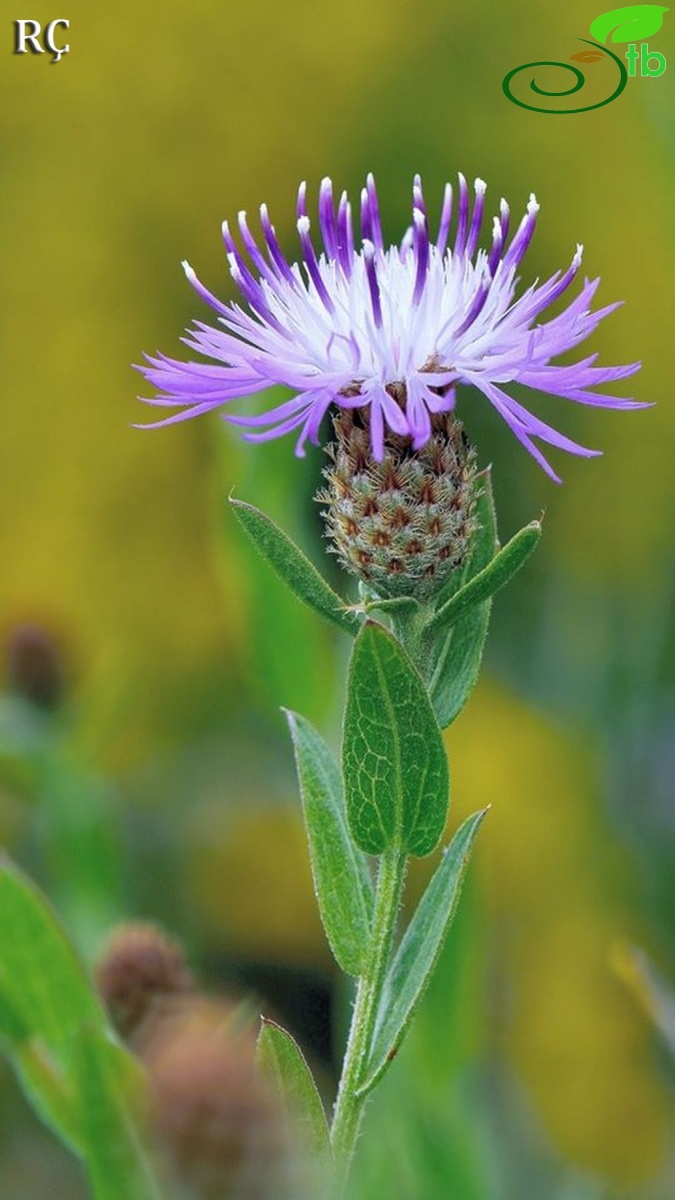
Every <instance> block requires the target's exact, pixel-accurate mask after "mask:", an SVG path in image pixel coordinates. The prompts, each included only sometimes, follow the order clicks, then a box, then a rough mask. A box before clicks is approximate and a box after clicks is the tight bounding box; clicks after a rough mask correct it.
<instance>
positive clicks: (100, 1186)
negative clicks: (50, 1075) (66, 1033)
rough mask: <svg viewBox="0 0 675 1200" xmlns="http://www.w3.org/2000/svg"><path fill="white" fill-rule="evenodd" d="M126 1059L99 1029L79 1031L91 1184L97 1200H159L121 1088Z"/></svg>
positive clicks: (81, 1092) (80, 1090) (81, 1091)
mask: <svg viewBox="0 0 675 1200" xmlns="http://www.w3.org/2000/svg"><path fill="white" fill-rule="evenodd" d="M121 1056H124V1057H125V1058H128V1056H127V1055H126V1052H125V1051H123V1050H122V1049H121V1047H120V1046H118V1045H116V1044H115V1043H113V1042H111V1041H110V1040H109V1039H108V1038H107V1037H106V1036H105V1034H104V1033H103V1032H102V1031H101V1030H100V1029H96V1028H87V1027H84V1028H82V1029H81V1030H80V1033H79V1037H78V1040H77V1059H78V1061H77V1083H78V1094H79V1098H80V1102H81V1112H82V1125H83V1132H84V1139H85V1157H86V1165H87V1173H88V1176H89V1182H90V1184H91V1188H92V1193H93V1196H94V1200H121V1197H124V1200H159V1190H158V1188H157V1185H156V1182H155V1181H154V1179H153V1176H152V1172H151V1170H150V1167H149V1164H148V1162H147V1160H146V1158H145V1155H144V1152H143V1148H142V1146H141V1143H140V1140H139V1137H138V1134H137V1132H136V1130H135V1128H134V1123H133V1121H132V1116H131V1112H130V1108H129V1104H128V1100H127V1096H126V1095H125V1089H124V1088H123V1086H122V1082H121V1081H122V1076H123V1064H121V1063H120V1061H119V1059H120V1057H121ZM137 1070H138V1072H139V1076H140V1068H137ZM140 1086H141V1082H140V1078H139V1088H140Z"/></svg>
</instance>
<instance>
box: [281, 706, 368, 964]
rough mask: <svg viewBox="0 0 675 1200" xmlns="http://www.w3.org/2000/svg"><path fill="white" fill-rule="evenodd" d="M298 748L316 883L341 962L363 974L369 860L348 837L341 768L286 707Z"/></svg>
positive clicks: (323, 916) (328, 933)
mask: <svg viewBox="0 0 675 1200" xmlns="http://www.w3.org/2000/svg"><path fill="white" fill-rule="evenodd" d="M286 716H287V718H288V724H289V727H290V731H291V737H292V739H293V746H294V748H295V761H296V765H297V769H298V779H299V781H300V792H301V796H302V807H303V812H304V816H305V826H306V828H307V835H308V838H309V852H310V859H311V864H312V875H313V877H314V888H315V891H316V896H317V900H318V902H319V910H320V912H321V919H322V921H323V925H324V929H325V930H326V936H327V938H328V941H329V943H330V947H331V950H332V951H333V954H334V955H335V958H336V960H337V963H338V965H339V966H340V967H342V970H343V971H346V972H347V974H348V975H360V974H361V972H362V970H363V966H364V963H365V959H366V955H367V952H368V946H369V940H370V924H371V918H372V911H373V885H372V880H371V877H370V872H369V870H368V864H367V862H366V860H365V858H364V856H363V854H362V852H361V851H360V850H359V848H358V846H355V845H354V842H353V841H352V839H351V837H350V836H349V829H348V828H347V820H346V817H345V811H344V798H343V794H342V780H341V779H340V770H339V767H338V764H337V763H336V761H335V758H334V757H333V755H332V753H331V751H330V749H329V748H328V746H327V745H326V743H325V742H324V741H323V738H321V737H320V736H319V734H318V733H317V732H316V730H315V729H314V728H313V727H312V726H311V725H310V723H309V721H306V720H305V719H304V717H301V716H298V714H297V713H293V712H289V711H286Z"/></svg>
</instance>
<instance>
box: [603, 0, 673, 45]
mask: <svg viewBox="0 0 675 1200" xmlns="http://www.w3.org/2000/svg"><path fill="white" fill-rule="evenodd" d="M667 12H668V9H667V8H662V6H661V5H660V4H628V5H626V7H624V8H613V9H612V10H611V11H610V12H606V13H602V15H601V16H599V17H596V18H595V20H594V21H593V24H592V25H591V37H594V38H595V39H596V41H598V42H606V41H607V39H608V37H609V34H610V33H611V35H612V37H611V41H612V42H639V41H642V40H643V39H644V38H648V37H651V36H652V34H654V33H658V31H659V29H660V28H661V26H662V24H663V14H664V13H667Z"/></svg>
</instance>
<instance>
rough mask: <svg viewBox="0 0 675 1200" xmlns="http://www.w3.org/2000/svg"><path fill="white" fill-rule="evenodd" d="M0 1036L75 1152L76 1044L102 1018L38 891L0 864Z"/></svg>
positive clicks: (32, 1094)
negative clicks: (85, 1028)
mask: <svg viewBox="0 0 675 1200" xmlns="http://www.w3.org/2000/svg"><path fill="white" fill-rule="evenodd" d="M0 913H1V914H2V919H1V920H0V1033H1V1034H2V1037H3V1039H4V1040H5V1042H6V1046H7V1049H8V1052H9V1054H10V1057H11V1059H12V1061H13V1064H14V1067H15V1069H16V1071H17V1074H18V1075H19V1078H20V1081H21V1083H22V1085H23V1087H24V1090H25V1091H26V1093H27V1095H28V1097H29V1099H30V1100H31V1102H32V1103H33V1105H34V1107H35V1108H36V1110H37V1112H38V1113H39V1114H40V1116H41V1117H42V1118H43V1120H45V1121H46V1122H47V1123H48V1124H49V1125H50V1126H51V1127H52V1128H53V1129H54V1130H55V1132H57V1133H58V1134H59V1135H60V1136H61V1137H62V1138H63V1139H64V1140H65V1141H66V1142H68V1143H69V1144H70V1145H71V1146H72V1147H73V1149H75V1150H79V1149H81V1139H80V1136H79V1133H78V1129H77V1113H76V1105H75V1094H76V1090H75V1060H74V1054H75V1043H76V1038H77V1035H78V1031H79V1030H80V1028H81V1027H82V1026H83V1025H84V1024H87V1025H90V1026H92V1027H93V1028H98V1029H100V1030H105V1029H106V1028H107V1024H106V1018H105V1015H104V1012H103V1009H102V1006H101V1004H100V1001H99V1000H98V998H97V996H96V995H95V993H94V990H93V988H92V987H91V985H90V983H89V981H88V979H87V977H86V975H85V972H84V969H83V967H82V966H81V964H80V962H79V960H78V959H77V957H76V955H75V953H74V951H73V949H72V947H71V946H70V944H69V942H68V940H67V939H66V936H65V934H64V933H63V931H62V929H61V927H60V925H59V923H58V921H57V919H56V916H55V914H54V913H53V911H52V910H51V908H50V907H49V905H48V903H47V901H46V900H45V899H44V898H43V896H42V895H41V894H40V892H39V891H38V889H37V888H36V887H35V886H34V884H32V883H31V882H30V880H28V879H27V878H26V877H25V876H24V875H23V874H22V872H21V871H19V869H18V868H17V867H16V866H14V865H13V864H12V863H10V862H9V861H8V860H7V859H4V860H2V861H0Z"/></svg>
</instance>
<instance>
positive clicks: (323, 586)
mask: <svg viewBox="0 0 675 1200" xmlns="http://www.w3.org/2000/svg"><path fill="white" fill-rule="evenodd" d="M230 504H231V505H232V509H233V511H234V515H235V516H236V518H237V520H238V521H239V524H240V525H241V526H242V528H243V529H244V530H245V532H246V533H247V534H248V537H249V538H250V539H251V541H252V542H253V545H254V546H255V547H256V549H257V550H258V551H259V553H260V554H261V555H262V557H263V558H264V559H265V560H266V562H268V563H269V564H270V566H271V567H272V568H273V570H274V571H276V573H277V575H278V576H279V578H280V579H282V580H283V582H284V583H285V584H286V585H287V587H289V588H290V589H291V591H292V592H293V593H294V594H295V595H296V596H297V597H298V598H299V599H300V600H302V601H303V603H304V604H307V605H308V606H309V607H310V608H313V609H314V611H315V612H317V613H319V615H320V616H322V617H325V618H326V620H328V621H332V623H333V624H334V625H337V626H338V627H339V628H340V629H341V630H342V631H343V633H349V634H351V635H352V636H354V634H355V633H356V632H357V631H358V628H359V619H358V617H357V615H356V613H355V612H353V611H351V610H349V609H346V608H345V605H344V601H343V600H342V599H341V597H340V596H338V594H337V592H334V591H333V589H332V587H330V585H329V584H328V583H326V580H325V579H324V578H323V575H321V574H320V573H319V571H317V569H316V567H315V566H314V564H313V563H311V562H310V561H309V559H308V558H307V556H306V555H305V554H303V552H302V550H300V548H299V547H298V546H296V544H295V542H293V541H291V539H290V538H289V537H288V535H287V534H285V533H284V532H283V530H281V529H279V526H278V525H275V524H274V521H271V520H270V518H269V517H268V516H266V515H265V513H262V512H260V510H259V509H258V508H254V506H253V505H252V504H245V503H244V502H243V501H242V500H234V499H233V498H232V497H230Z"/></svg>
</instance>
